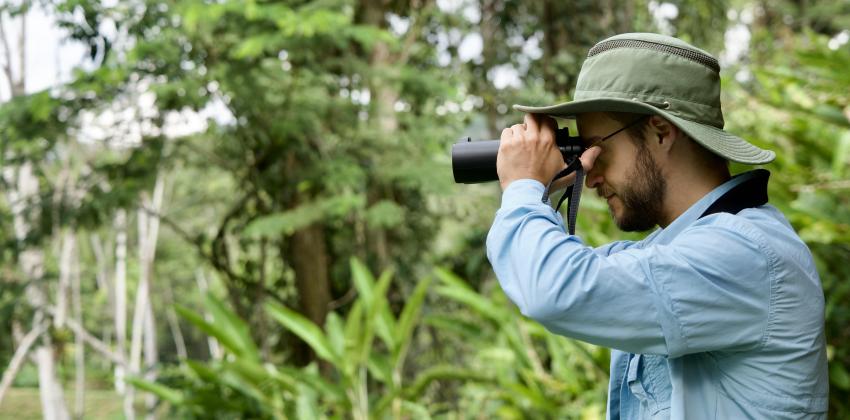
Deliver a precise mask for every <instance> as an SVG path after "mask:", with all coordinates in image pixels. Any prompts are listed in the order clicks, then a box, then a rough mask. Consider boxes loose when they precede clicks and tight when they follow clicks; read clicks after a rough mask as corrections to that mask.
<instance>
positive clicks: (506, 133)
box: [499, 127, 514, 143]
mask: <svg viewBox="0 0 850 420" xmlns="http://www.w3.org/2000/svg"><path fill="white" fill-rule="evenodd" d="M513 135H514V132H513V131H512V130H511V128H510V127H505V128H504V129H503V130H502V134H501V135H500V136H499V141H500V142H502V143H504V142H506V141H510V140H511V136H513Z"/></svg>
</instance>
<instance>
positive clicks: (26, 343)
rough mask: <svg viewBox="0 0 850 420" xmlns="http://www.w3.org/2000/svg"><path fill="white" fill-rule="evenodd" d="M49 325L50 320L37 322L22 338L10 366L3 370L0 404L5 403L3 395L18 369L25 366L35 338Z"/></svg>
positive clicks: (0, 383) (0, 384) (0, 385)
mask: <svg viewBox="0 0 850 420" xmlns="http://www.w3.org/2000/svg"><path fill="white" fill-rule="evenodd" d="M47 325H48V322H47V321H44V320H41V321H40V322H38V323H36V325H35V326H34V327H33V328H32V330H30V332H28V333H27V335H25V336H24V339H23V340H21V345H20V346H18V349H17V350H15V355H14V356H12V360H10V361H9V366H8V367H7V368H6V370H5V371H4V372H3V380H2V381H0V405H2V404H3V397H4V396H5V395H6V390H8V389H9V387H10V386H11V385H12V381H13V380H15V376H17V375H18V371H19V370H21V366H23V364H24V360H25V358H26V357H27V354H28V353H29V351H30V348H32V345H33V344H34V343H35V340H36V339H38V337H39V336H41V334H42V333H43V332H44V331H46V330H47Z"/></svg>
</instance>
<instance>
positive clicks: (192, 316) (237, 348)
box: [174, 304, 242, 355]
mask: <svg viewBox="0 0 850 420" xmlns="http://www.w3.org/2000/svg"><path fill="white" fill-rule="evenodd" d="M174 309H175V310H176V311H177V313H178V314H180V316H182V317H183V318H184V319H186V320H187V321H189V322H190V323H192V324H193V325H195V326H196V327H198V329H200V330H201V331H203V332H204V333H206V334H207V335H209V336H212V337H215V339H216V340H218V342H219V343H220V344H221V345H222V346H224V348H225V349H227V350H228V351H230V352H231V353H233V354H237V355H238V354H240V353H241V351H242V346H241V345H240V344H239V343H237V342H236V341H235V338H234V337H233V336H232V335H231V334H228V333H227V331H225V328H224V326H222V325H214V324H211V323H209V322H207V321H206V320H205V319H204V318H203V317H201V316H200V315H198V314H197V313H195V312H194V311H192V310H191V309H189V308H186V307H185V306H183V305H180V304H175V305H174Z"/></svg>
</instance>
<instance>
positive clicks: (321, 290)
mask: <svg viewBox="0 0 850 420" xmlns="http://www.w3.org/2000/svg"><path fill="white" fill-rule="evenodd" d="M292 254H293V255H292V264H293V266H294V269H295V284H296V288H297V290H298V296H299V297H300V299H301V313H302V314H304V315H305V316H306V317H307V318H309V319H310V320H311V321H313V322H314V323H315V324H316V325H319V326H324V325H325V316H326V315H327V313H328V304H329V303H330V301H331V293H330V282H329V279H328V262H329V261H328V251H327V246H326V245H325V231H324V228H323V227H322V225H320V224H313V225H310V226H307V227H305V228H303V229H301V230H299V231H297V232H295V234H293V235H292Z"/></svg>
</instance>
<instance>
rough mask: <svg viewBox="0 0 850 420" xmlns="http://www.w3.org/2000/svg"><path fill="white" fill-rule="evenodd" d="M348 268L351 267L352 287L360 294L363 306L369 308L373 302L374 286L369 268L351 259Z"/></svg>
mask: <svg viewBox="0 0 850 420" xmlns="http://www.w3.org/2000/svg"><path fill="white" fill-rule="evenodd" d="M349 266H350V267H351V280H352V281H353V282H354V287H355V288H356V289H357V293H359V294H360V299H361V300H362V301H363V304H364V305H365V306H366V308H369V307H370V306H371V305H372V300H373V293H372V289H373V288H374V285H375V277H373V276H372V273H371V272H370V271H369V268H367V267H366V265H365V264H363V263H362V262H360V260H358V259H357V258H351V260H350V261H349Z"/></svg>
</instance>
